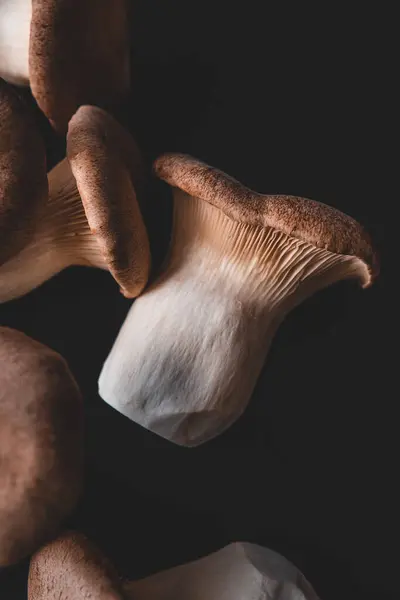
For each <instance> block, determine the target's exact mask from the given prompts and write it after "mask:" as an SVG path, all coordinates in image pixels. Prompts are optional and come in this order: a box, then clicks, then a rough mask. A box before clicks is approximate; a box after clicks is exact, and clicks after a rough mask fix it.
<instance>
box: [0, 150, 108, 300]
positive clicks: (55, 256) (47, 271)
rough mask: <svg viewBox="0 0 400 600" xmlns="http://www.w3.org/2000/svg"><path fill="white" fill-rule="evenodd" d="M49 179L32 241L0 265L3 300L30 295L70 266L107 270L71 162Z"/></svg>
mask: <svg viewBox="0 0 400 600" xmlns="http://www.w3.org/2000/svg"><path fill="white" fill-rule="evenodd" d="M48 178H49V198H48V201H47V203H46V204H45V206H44V209H43V213H42V214H41V215H39V217H38V220H37V225H36V230H35V233H34V235H33V237H32V239H31V241H30V243H29V244H28V245H27V246H26V247H25V248H23V249H22V250H21V252H19V253H18V254H17V255H16V256H14V257H13V258H12V259H10V260H9V261H8V262H6V263H4V264H3V265H1V266H0V303H2V302H8V301H9V300H13V299H15V298H19V297H20V296H23V295H25V294H27V293H28V292H30V291H31V290H33V289H35V288H37V287H38V286H40V285H41V284H42V283H44V282H45V281H47V280H48V279H50V278H51V277H53V276H54V275H56V274H57V273H59V272H60V271H62V270H63V269H65V268H66V267H69V266H71V265H81V266H93V267H98V268H100V269H107V265H106V262H105V260H104V258H103V256H102V253H101V249H100V247H99V244H98V242H97V240H96V238H95V236H94V235H93V233H92V232H91V231H90V227H89V224H88V221H87V218H86V215H85V211H84V208H83V204H82V200H81V197H80V195H79V192H78V189H77V187H76V183H75V179H74V177H73V175H72V173H71V169H70V166H69V163H68V161H67V160H63V161H62V162H61V163H59V164H58V165H57V166H56V167H55V168H54V169H53V170H52V171H51V172H50V173H49V176H48ZM24 225H25V224H24V223H21V226H24Z"/></svg>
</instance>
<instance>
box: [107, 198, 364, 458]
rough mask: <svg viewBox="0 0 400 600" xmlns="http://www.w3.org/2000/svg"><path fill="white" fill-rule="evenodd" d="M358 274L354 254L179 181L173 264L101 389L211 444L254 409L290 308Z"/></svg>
mask: <svg viewBox="0 0 400 600" xmlns="http://www.w3.org/2000/svg"><path fill="white" fill-rule="evenodd" d="M352 277H356V278H360V279H361V280H364V279H367V277H368V271H367V267H366V265H365V264H364V263H362V261H360V260H359V259H357V258H356V257H354V256H346V255H338V254H334V253H332V252H329V251H327V250H325V249H323V248H316V247H315V246H312V245H311V244H309V243H306V242H302V241H301V240H299V239H297V238H292V237H290V236H288V235H286V234H283V233H282V232H280V231H278V230H275V229H273V228H261V227H254V226H250V225H246V224H243V223H238V222H235V221H232V220H231V219H229V218H228V217H227V216H226V215H224V214H223V213H222V212H221V211H220V210H218V209H217V208H215V207H213V206H212V205H210V204H208V203H206V202H203V201H201V200H200V199H198V198H193V197H189V196H187V195H186V194H184V193H183V192H181V191H178V190H176V191H175V214H174V231H173V239H172V243H171V250H170V256H169V260H168V264H167V267H166V269H165V272H164V273H163V274H162V275H161V277H160V278H159V280H158V281H156V282H155V283H154V284H153V285H152V286H151V287H150V288H149V290H148V291H146V292H145V293H144V294H143V295H142V296H140V297H139V298H138V299H137V300H136V302H135V303H134V305H133V306H132V308H131V310H130V312H129V313H128V316H127V318H126V320H125V323H124V324H123V326H122V328H121V330H120V332H119V335H118V337H117V339H116V341H115V343H114V346H113V348H112V350H111V352H110V354H109V356H108V357H107V359H106V361H105V364H104V366H103V370H102V372H101V375H100V378H99V394H100V396H101V397H102V398H103V400H105V401H106V402H107V403H109V404H110V405H111V406H113V407H114V408H116V409H117V410H118V411H120V412H121V413H122V414H124V415H126V416H127V417H129V418H130V419H132V420H134V421H136V422H137V423H139V424H140V425H142V426H144V427H146V428H148V429H150V430H151V431H153V432H155V433H157V434H159V435H161V436H163V437H165V438H167V439H169V440H171V441H174V442H175V443H178V444H183V445H188V446H193V445H198V444H200V443H203V442H205V441H207V440H208V439H210V438H212V437H214V436H215V435H217V434H219V433H220V432H222V431H223V430H224V429H226V428H227V427H229V426H230V425H231V424H232V423H233V422H234V421H235V420H236V419H237V418H238V417H239V416H240V414H241V413H242V412H243V411H244V409H245V407H246V406H247V404H248V402H249V399H250V396H251V394H252V391H253V389H254V386H255V384H256V381H257V378H258V375H259V373H260V371H261V368H262V366H263V364H264V360H265V357H266V354H267V351H268V348H269V346H270V343H271V341H272V338H273V335H274V333H275V331H276V329H277V327H278V326H279V324H280V322H281V321H282V319H283V318H284V317H285V315H286V314H287V313H288V311H290V310H291V309H292V308H293V307H294V306H296V305H297V304H298V303H300V302H301V301H302V300H304V299H305V298H306V297H308V296H310V295H311V294H312V293H314V292H315V291H317V290H318V289H321V288H323V287H325V286H327V285H329V284H331V283H334V282H335V281H338V280H340V279H345V278H352Z"/></svg>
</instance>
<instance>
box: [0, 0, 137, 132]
mask: <svg viewBox="0 0 400 600" xmlns="http://www.w3.org/2000/svg"><path fill="white" fill-rule="evenodd" d="M129 56H130V54H129V35H128V15H127V4H126V0H79V2H78V1H76V0H74V1H72V2H71V1H70V0H0V76H1V77H3V78H4V79H6V80H7V81H9V82H10V83H14V84H17V85H24V86H30V87H31V90H32V93H33V96H34V97H35V99H36V102H37V103H38V105H39V107H40V108H41V109H42V111H43V112H44V114H45V115H46V117H47V118H48V119H49V120H50V122H51V123H52V125H53V126H54V127H55V129H56V130H57V131H58V132H60V133H64V132H65V131H66V128H67V125H68V121H69V120H70V118H71V117H72V115H73V114H74V113H75V112H76V110H77V108H78V107H79V106H80V105H82V104H95V105H97V106H102V107H103V108H107V106H108V105H109V104H110V103H113V102H115V101H118V100H119V99H120V98H122V97H123V95H124V94H125V93H126V92H127V91H128V89H129V83H130V59H129Z"/></svg>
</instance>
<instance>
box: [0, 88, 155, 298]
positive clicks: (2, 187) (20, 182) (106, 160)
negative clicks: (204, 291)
mask: <svg viewBox="0 0 400 600" xmlns="http://www.w3.org/2000/svg"><path fill="white" fill-rule="evenodd" d="M4 86H6V84H4V82H3V87H4ZM1 88H2V86H1V83H0V114H2V111H4V110H5V111H6V116H7V119H8V127H7V125H4V124H3V123H2V126H1V129H0V136H1V137H0V166H2V169H1V171H0V234H1V238H0V303H1V302H6V301H8V300H12V299H14V298H18V297H19V296H22V295H24V294H26V293H28V292H29V291H31V290H33V289H34V288H36V287H38V286H39V285H40V284H42V283H43V282H44V281H46V280H47V279H49V278H50V277H52V276H53V275H55V274H56V273H58V272H59V271H61V270H63V269H64V268H66V267H68V266H70V265H84V266H92V267H98V268H100V269H106V270H109V271H110V273H111V274H112V275H113V277H114V279H115V280H116V281H117V283H118V284H119V286H120V289H121V291H122V293H123V294H124V295H125V296H126V297H135V296H137V295H138V294H139V293H140V292H141V291H142V289H143V288H144V286H145V285H146V282H147V279H148V273H149V269H150V248H149V242H148V238H147V232H146V228H145V225H144V223H143V219H142V215H141V211H140V208H139V204H138V199H137V190H138V189H139V188H140V187H141V185H142V183H141V181H142V170H141V161H140V156H139V150H138V148H137V146H136V144H135V142H134V141H133V139H132V138H131V136H130V135H129V134H128V133H127V132H126V131H125V130H124V129H123V128H122V127H121V126H120V125H119V124H118V123H117V122H116V121H115V120H114V119H113V118H112V117H111V116H110V115H109V114H108V113H106V112H105V111H103V110H102V109H100V108H96V107H92V106H83V107H81V108H79V109H78V111H77V112H76V114H75V115H74V116H73V117H72V119H71V121H70V124H69V127H68V137H67V158H65V159H64V160H63V161H62V162H60V163H59V164H58V165H57V166H56V167H54V169H52V170H51V171H50V173H49V174H48V193H47V180H46V174H45V171H44V167H43V164H45V163H44V148H42V147H41V146H40V145H39V143H37V144H36V145H35V143H34V140H35V139H36V137H37V136H36V131H35V130H34V127H33V124H31V125H32V126H31V127H26V128H25V129H24V127H23V122H22V121H21V122H20V113H21V110H13V104H12V103H10V98H13V100H15V98H14V96H13V95H12V94H7V93H6V94H3V96H1ZM4 107H5V109H4ZM30 135H32V139H31V141H28V143H27V145H26V146H23V143H24V142H25V141H27V140H30ZM35 136H36V137H35ZM29 160H31V161H32V165H30V164H29ZM24 166H25V167H27V169H26V171H24V169H23V167H24ZM33 167H34V168H33ZM35 177H36V178H37V180H38V181H37V182H36V181H35V180H34V178H35ZM44 190H45V193H43V191H44ZM30 192H31V196H30ZM3 231H5V232H6V237H3V233H2V232H3ZM14 239H15V243H16V246H15V247H14ZM10 244H11V245H10Z"/></svg>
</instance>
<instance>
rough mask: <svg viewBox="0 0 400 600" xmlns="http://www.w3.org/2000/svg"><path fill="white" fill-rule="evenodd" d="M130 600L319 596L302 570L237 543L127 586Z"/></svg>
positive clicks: (302, 599) (304, 599)
mask: <svg viewBox="0 0 400 600" xmlns="http://www.w3.org/2000/svg"><path fill="white" fill-rule="evenodd" d="M125 590H126V592H127V597H128V598H129V599H130V600H172V598H173V599H174V600H250V599H251V600H318V596H317V594H316V593H315V591H314V589H313V588H312V586H311V585H310V584H309V583H308V581H307V580H306V579H305V577H304V576H303V574H302V573H301V572H300V571H299V570H298V569H297V568H296V567H295V566H294V565H293V564H292V563H290V562H289V561H288V560H286V558H284V557H283V556H281V555H280V554H277V553H276V552H274V551H273V550H270V549H269V548H263V547H262V546H258V545H256V544H249V543H242V542H237V543H234V544H229V545H228V546H225V548H222V549H221V550H218V551H217V552H213V553H212V554H210V555H208V556H205V557H203V558H200V559H199V560H195V561H193V562H190V563H187V564H184V565H180V566H178V567H174V568H172V569H168V570H167V571H162V572H160V573H157V574H155V575H151V576H150V577H146V578H145V579H142V580H139V581H132V582H130V583H128V584H126V585H125Z"/></svg>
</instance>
